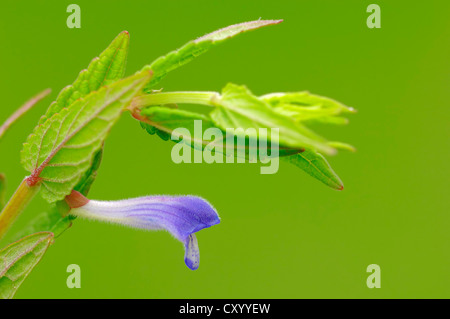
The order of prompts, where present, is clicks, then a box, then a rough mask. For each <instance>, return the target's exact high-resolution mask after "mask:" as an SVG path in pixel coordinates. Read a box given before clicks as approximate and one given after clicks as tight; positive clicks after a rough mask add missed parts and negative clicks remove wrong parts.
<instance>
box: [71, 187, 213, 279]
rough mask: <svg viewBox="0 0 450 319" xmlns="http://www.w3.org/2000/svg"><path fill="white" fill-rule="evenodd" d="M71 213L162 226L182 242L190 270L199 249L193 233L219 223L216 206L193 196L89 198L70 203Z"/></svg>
mask: <svg viewBox="0 0 450 319" xmlns="http://www.w3.org/2000/svg"><path fill="white" fill-rule="evenodd" d="M72 195H73V196H75V195H76V194H72ZM72 195H70V196H69V199H67V198H66V201H67V202H68V203H69V205H70V197H71V196H72ZM76 196H78V195H76ZM70 213H71V214H73V215H76V216H80V217H87V218H90V219H96V220H102V221H109V222H113V223H119V224H122V225H127V226H131V227H136V228H141V229H150V230H160V229H165V230H167V231H169V232H170V233H171V234H172V235H173V236H174V237H175V238H177V239H178V240H179V241H181V242H182V243H184V246H185V263H186V265H187V266H188V267H189V268H190V269H192V270H195V269H197V268H198V266H199V263H200V252H199V248H198V243H197V237H196V236H195V235H194V233H195V232H198V231H199V230H202V229H203V228H207V227H211V226H213V225H216V224H218V223H220V219H219V216H218V215H217V212H216V211H215V209H214V208H213V207H212V206H211V205H210V204H209V203H208V202H207V201H206V200H204V199H202V198H200V197H195V196H147V197H140V198H134V199H125V200H120V201H94V200H89V201H88V202H87V203H86V204H85V205H83V206H80V207H72V210H71V212H70Z"/></svg>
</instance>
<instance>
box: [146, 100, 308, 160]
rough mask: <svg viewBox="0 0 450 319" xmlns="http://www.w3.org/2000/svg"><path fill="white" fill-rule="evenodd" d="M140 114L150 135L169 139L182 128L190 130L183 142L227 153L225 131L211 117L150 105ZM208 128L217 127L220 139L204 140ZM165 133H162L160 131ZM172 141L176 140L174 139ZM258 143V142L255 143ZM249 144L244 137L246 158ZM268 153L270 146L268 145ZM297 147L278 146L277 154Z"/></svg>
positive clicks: (285, 152) (288, 151)
mask: <svg viewBox="0 0 450 319" xmlns="http://www.w3.org/2000/svg"><path fill="white" fill-rule="evenodd" d="M140 115H141V116H143V117H144V119H143V120H144V121H145V122H141V126H142V127H143V128H144V129H145V130H146V131H147V132H148V133H149V134H151V135H154V134H157V135H158V136H160V137H161V138H162V139H163V140H168V139H170V136H171V135H174V136H176V137H178V138H181V136H179V134H174V130H176V129H177V128H184V129H187V130H188V131H189V132H190V135H189V136H182V138H183V142H184V143H187V144H188V145H189V146H191V147H192V148H195V149H200V148H201V149H204V148H205V146H208V147H215V151H217V152H220V153H222V154H224V155H225V154H227V145H226V132H224V131H223V130H221V129H220V128H218V127H217V126H216V125H215V124H214V123H213V122H212V121H211V119H210V118H209V117H208V116H206V115H204V114H200V113H195V112H190V111H185V110H179V109H173V108H167V107H158V106H152V107H149V108H146V109H144V110H142V111H141V112H140ZM195 121H201V132H196V128H195ZM209 128H216V129H219V130H220V132H221V133H222V138H221V139H217V140H216V139H214V140H206V139H203V137H204V133H205V131H206V130H207V129H209ZM161 132H163V133H165V134H166V135H162V133H161ZM174 142H178V140H175V141H174ZM255 144H257V145H259V144H258V143H255ZM249 145H252V144H251V143H250V142H249V137H248V136H247V137H246V142H245V146H246V151H245V156H246V157H247V158H248V155H249V153H250V149H249ZM233 147H234V150H236V149H237V143H234V145H233ZM268 150H269V153H270V147H268ZM300 151H301V150H299V149H292V148H286V147H282V146H279V156H287V155H292V154H295V153H298V152H300ZM233 154H234V155H235V156H237V155H238V152H237V151H234V152H233ZM258 154H259V149H257V150H256V155H258Z"/></svg>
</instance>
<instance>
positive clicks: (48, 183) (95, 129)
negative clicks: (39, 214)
mask: <svg viewBox="0 0 450 319" xmlns="http://www.w3.org/2000/svg"><path fill="white" fill-rule="evenodd" d="M150 77H151V73H150V72H148V71H143V72H140V73H138V74H136V75H133V76H131V77H128V78H126V79H123V80H121V81H118V82H115V83H114V84H112V85H111V86H106V87H102V88H101V89H100V90H98V91H95V92H92V93H90V94H89V95H87V96H86V97H85V98H81V99H78V100H77V101H75V102H74V103H73V104H72V105H70V106H69V107H67V108H64V109H63V110H62V111H61V112H60V113H56V114H54V115H53V116H52V117H50V118H49V119H48V120H47V121H46V122H45V123H43V124H41V125H38V126H37V127H36V129H35V131H34V133H33V134H31V135H30V136H29V137H28V139H27V142H26V143H25V144H24V146H23V149H22V152H21V160H22V164H23V166H24V168H25V169H26V170H28V171H29V172H31V176H30V177H29V178H28V179H27V182H28V184H29V185H34V184H35V183H37V182H41V184H42V185H43V187H42V189H41V194H42V196H43V197H44V198H45V199H46V200H47V201H49V202H55V201H58V200H62V199H64V197H65V196H66V195H68V194H70V192H71V191H72V190H73V188H74V187H75V186H76V185H77V184H78V182H79V181H80V179H81V178H82V176H83V174H85V173H86V171H87V170H88V169H89V168H90V167H91V164H92V160H93V156H94V154H95V153H96V152H97V151H98V150H99V149H100V148H101V146H102V143H103V141H104V140H105V138H106V137H107V135H108V133H109V130H110V129H111V127H112V126H113V125H114V124H115V122H116V121H117V120H118V118H119V116H120V114H121V112H122V110H123V109H124V108H125V107H126V106H127V105H128V103H129V102H130V101H131V99H132V98H133V97H134V96H135V95H136V94H137V93H139V92H140V91H141V90H142V87H143V86H144V85H145V84H146V83H147V82H148V80H149V79H150Z"/></svg>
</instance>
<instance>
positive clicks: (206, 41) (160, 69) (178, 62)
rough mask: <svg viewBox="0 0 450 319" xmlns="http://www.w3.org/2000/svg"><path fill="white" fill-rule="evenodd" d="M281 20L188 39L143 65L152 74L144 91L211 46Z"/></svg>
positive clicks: (235, 27)
mask: <svg viewBox="0 0 450 319" xmlns="http://www.w3.org/2000/svg"><path fill="white" fill-rule="evenodd" d="M282 21H283V20H257V21H250V22H244V23H239V24H235V25H231V26H228V27H226V28H223V29H220V30H217V31H214V32H212V33H209V34H207V35H205V36H202V37H200V38H198V39H196V40H193V41H190V42H188V43H186V44H185V45H184V46H182V47H181V48H180V49H178V50H176V51H172V52H170V53H168V54H167V55H165V56H162V57H160V58H158V59H157V60H155V61H154V62H153V63H152V64H150V65H147V66H145V67H144V68H143V69H144V70H152V71H153V72H154V76H153V78H152V79H151V81H150V82H149V83H148V85H147V86H146V87H145V89H144V90H145V91H146V92H150V91H151V90H152V89H153V88H154V87H155V85H156V84H158V83H159V82H160V81H161V80H162V78H163V77H165V76H166V74H167V73H169V72H170V71H173V70H175V69H177V68H179V67H180V66H183V65H185V64H187V63H189V62H190V61H192V60H193V59H195V58H196V57H198V56H199V55H201V54H203V53H205V52H206V51H208V50H209V49H211V48H212V47H213V46H215V45H217V44H219V43H222V42H223V41H225V40H227V39H230V38H232V37H234V36H236V35H238V34H240V33H243V32H246V31H250V30H254V29H258V28H261V27H265V26H268V25H273V24H278V23H280V22H282Z"/></svg>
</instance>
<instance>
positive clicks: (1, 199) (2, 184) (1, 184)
mask: <svg viewBox="0 0 450 319" xmlns="http://www.w3.org/2000/svg"><path fill="white" fill-rule="evenodd" d="M5 195H6V176H5V174H3V173H0V211H1V210H2V209H3V206H5V204H6V201H5V200H6V198H5Z"/></svg>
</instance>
